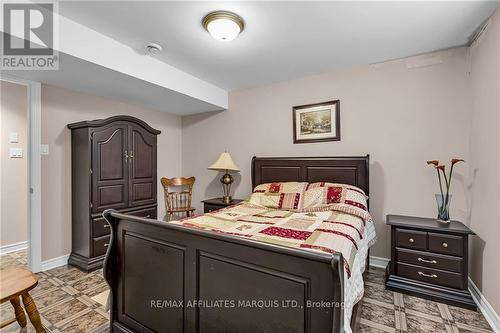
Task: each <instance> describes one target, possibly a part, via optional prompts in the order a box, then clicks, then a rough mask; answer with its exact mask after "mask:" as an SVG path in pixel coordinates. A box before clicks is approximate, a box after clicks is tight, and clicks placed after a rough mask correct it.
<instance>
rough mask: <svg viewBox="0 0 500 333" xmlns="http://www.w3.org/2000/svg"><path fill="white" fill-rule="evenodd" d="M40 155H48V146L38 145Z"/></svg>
mask: <svg viewBox="0 0 500 333" xmlns="http://www.w3.org/2000/svg"><path fill="white" fill-rule="evenodd" d="M40 154H41V155H48V154H49V145H40Z"/></svg>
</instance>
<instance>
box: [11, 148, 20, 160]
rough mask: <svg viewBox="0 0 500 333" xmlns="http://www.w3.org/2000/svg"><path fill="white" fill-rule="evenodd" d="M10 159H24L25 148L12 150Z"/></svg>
mask: <svg viewBox="0 0 500 333" xmlns="http://www.w3.org/2000/svg"><path fill="white" fill-rule="evenodd" d="M9 156H10V158H23V148H10V150H9Z"/></svg>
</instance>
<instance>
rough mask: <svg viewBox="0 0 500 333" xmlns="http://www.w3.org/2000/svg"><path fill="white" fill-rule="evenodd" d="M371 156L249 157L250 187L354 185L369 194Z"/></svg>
mask: <svg viewBox="0 0 500 333" xmlns="http://www.w3.org/2000/svg"><path fill="white" fill-rule="evenodd" d="M369 162H370V155H366V156H353V157H344V156H341V157H256V156H254V157H253V158H252V188H254V187H255V186H257V185H259V184H264V183H272V182H295V181H298V182H309V183H314V182H320V181H323V182H331V183H342V184H349V185H354V186H357V187H359V188H360V189H362V190H363V191H365V193H366V195H369V177H368V175H369Z"/></svg>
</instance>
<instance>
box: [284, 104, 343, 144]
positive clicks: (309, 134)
mask: <svg viewBox="0 0 500 333" xmlns="http://www.w3.org/2000/svg"><path fill="white" fill-rule="evenodd" d="M339 104H340V103H339V101H338V100H336V101H330V102H324V103H316V104H309V105H301V106H295V107H294V108H293V125H294V143H307V142H324V141H339V140H340V114H339V113H340V106H339Z"/></svg>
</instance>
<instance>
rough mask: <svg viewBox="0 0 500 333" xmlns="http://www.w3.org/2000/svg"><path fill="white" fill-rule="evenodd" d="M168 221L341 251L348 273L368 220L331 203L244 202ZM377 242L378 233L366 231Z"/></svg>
mask: <svg viewBox="0 0 500 333" xmlns="http://www.w3.org/2000/svg"><path fill="white" fill-rule="evenodd" d="M368 216H369V215H368ZM169 223H174V224H180V225H183V226H186V227H190V228H196V229H202V230H207V231H213V232H221V233H225V234H229V235H235V236H239V237H245V238H251V239H252V240H257V241H261V242H265V243H272V244H277V245H282V246H289V247H294V248H301V249H308V250H311V251H319V252H326V253H338V252H340V253H342V256H343V258H344V267H345V270H346V272H347V275H348V277H350V276H351V268H352V265H353V262H354V259H355V257H356V254H357V253H358V246H359V244H360V241H361V239H362V238H363V235H365V232H364V229H365V227H366V225H367V223H371V224H373V223H372V222H371V219H363V218H361V217H359V216H357V215H354V214H350V213H348V212H345V211H342V210H341V209H340V210H336V209H335V206H331V205H330V206H328V207H325V209H323V210H320V209H318V208H316V209H314V210H310V211H290V210H285V209H279V208H270V207H265V206H262V205H256V204H253V203H249V202H243V203H240V204H238V205H235V206H231V207H227V208H224V209H221V210H218V211H213V212H211V213H208V214H205V215H201V216H196V217H190V218H187V219H184V220H180V221H172V222H169ZM367 234H368V235H370V237H371V238H372V239H369V240H368V245H369V246H371V245H372V244H373V243H374V242H375V234H374V233H367Z"/></svg>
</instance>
